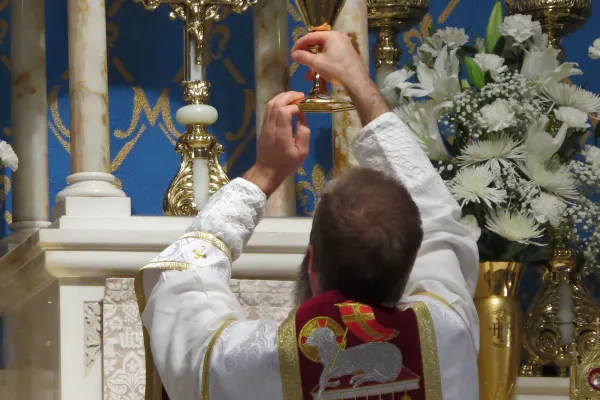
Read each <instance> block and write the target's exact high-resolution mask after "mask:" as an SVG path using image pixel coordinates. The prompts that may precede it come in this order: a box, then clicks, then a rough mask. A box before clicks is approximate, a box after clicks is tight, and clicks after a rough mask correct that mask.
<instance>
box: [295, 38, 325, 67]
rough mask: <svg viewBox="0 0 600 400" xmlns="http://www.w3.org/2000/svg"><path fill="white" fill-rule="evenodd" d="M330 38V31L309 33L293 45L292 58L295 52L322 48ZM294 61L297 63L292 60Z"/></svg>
mask: <svg viewBox="0 0 600 400" xmlns="http://www.w3.org/2000/svg"><path fill="white" fill-rule="evenodd" d="M330 36H331V31H321V32H311V33H309V34H307V35H305V36H302V37H301V38H300V39H298V40H297V41H296V43H294V47H292V58H293V57H294V53H295V52H296V51H310V49H311V47H314V46H323V45H324V44H325V42H326V41H327V39H328V38H329V37H330ZM294 61H297V60H296V59H294Z"/></svg>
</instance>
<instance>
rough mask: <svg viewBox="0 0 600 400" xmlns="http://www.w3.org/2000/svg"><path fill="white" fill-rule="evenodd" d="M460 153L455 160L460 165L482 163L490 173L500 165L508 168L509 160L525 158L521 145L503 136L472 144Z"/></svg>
mask: <svg viewBox="0 0 600 400" xmlns="http://www.w3.org/2000/svg"><path fill="white" fill-rule="evenodd" d="M461 153H462V154H461V155H460V156H459V157H458V158H457V159H458V162H459V164H460V165H464V166H469V165H473V164H480V163H484V165H486V166H488V167H489V168H490V169H491V170H492V171H498V170H499V169H500V166H501V165H504V166H505V167H509V168H510V160H513V161H518V160H523V159H525V158H526V153H525V149H524V147H523V144H522V143H520V142H517V141H515V140H514V139H513V138H511V137H508V136H505V135H502V136H500V137H497V138H493V139H491V140H480V141H478V142H473V143H471V144H469V145H467V147H465V148H464V149H463V150H462V151H461Z"/></svg>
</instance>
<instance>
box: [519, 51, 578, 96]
mask: <svg viewBox="0 0 600 400" xmlns="http://www.w3.org/2000/svg"><path fill="white" fill-rule="evenodd" d="M524 51H525V57H524V58H523V66H522V67H521V75H524V76H527V77H530V78H536V79H538V80H539V84H540V86H542V87H543V86H545V85H547V84H549V83H551V82H560V81H562V80H563V79H565V78H568V77H569V76H572V75H583V71H581V70H580V69H578V68H575V67H577V63H564V64H560V63H559V61H558V50H556V49H555V48H554V47H548V48H547V49H546V50H544V51H534V50H531V51H527V50H524Z"/></svg>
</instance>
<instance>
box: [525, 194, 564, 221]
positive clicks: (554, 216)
mask: <svg viewBox="0 0 600 400" xmlns="http://www.w3.org/2000/svg"><path fill="white" fill-rule="evenodd" d="M566 209H567V204H566V203H565V202H564V201H562V200H561V199H559V198H558V197H556V196H552V195H551V194H548V193H544V192H542V193H540V195H539V196H538V197H536V198H535V199H533V200H532V201H531V210H532V211H533V215H534V216H535V219H536V220H537V221H538V222H539V223H541V224H545V223H549V224H550V225H552V226H553V227H555V228H557V227H558V226H559V225H560V224H561V222H562V221H563V214H564V212H565V210H566Z"/></svg>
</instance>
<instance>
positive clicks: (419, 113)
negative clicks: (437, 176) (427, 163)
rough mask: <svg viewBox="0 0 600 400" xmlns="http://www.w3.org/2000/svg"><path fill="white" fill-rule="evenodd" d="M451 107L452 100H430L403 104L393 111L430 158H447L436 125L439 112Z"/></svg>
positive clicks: (446, 152)
mask: <svg viewBox="0 0 600 400" xmlns="http://www.w3.org/2000/svg"><path fill="white" fill-rule="evenodd" d="M451 107H452V102H450V101H445V102H443V103H440V104H435V103H434V102H433V101H432V100H429V101H423V102H420V103H408V104H403V105H401V106H400V107H396V108H395V109H394V112H396V114H398V116H399V117H400V119H402V121H404V123H406V124H407V125H408V127H409V128H410V129H411V130H412V132H413V133H414V135H415V137H416V139H417V142H418V143H419V145H420V146H421V148H422V149H423V151H424V152H425V153H426V154H427V156H428V157H429V159H430V160H448V158H449V155H448V151H447V150H446V147H445V146H444V141H443V139H442V134H441V133H440V129H439V126H438V118H439V116H440V114H441V113H442V112H443V111H444V110H446V109H449V108H451Z"/></svg>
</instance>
